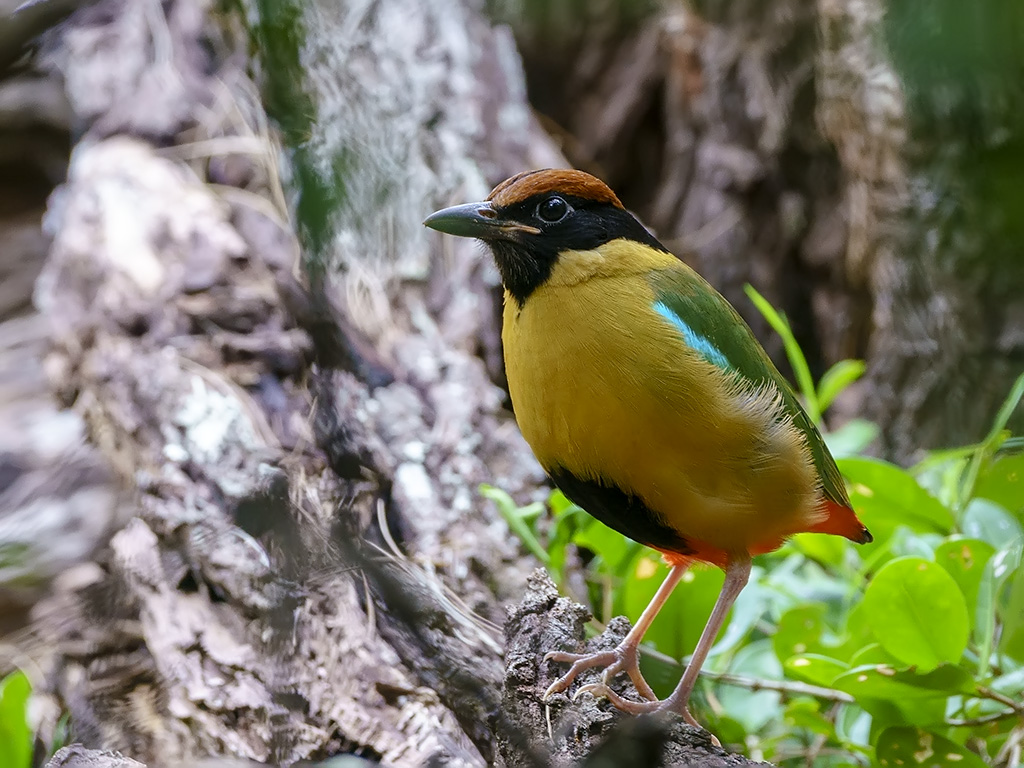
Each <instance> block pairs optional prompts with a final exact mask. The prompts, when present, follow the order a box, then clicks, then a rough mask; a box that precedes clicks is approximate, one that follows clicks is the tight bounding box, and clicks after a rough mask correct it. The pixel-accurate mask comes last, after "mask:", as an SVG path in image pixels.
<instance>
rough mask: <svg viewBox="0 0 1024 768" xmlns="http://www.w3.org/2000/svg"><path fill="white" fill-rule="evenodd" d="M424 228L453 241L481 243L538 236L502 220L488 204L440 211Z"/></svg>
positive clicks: (515, 224)
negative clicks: (526, 235) (434, 230)
mask: <svg viewBox="0 0 1024 768" xmlns="http://www.w3.org/2000/svg"><path fill="white" fill-rule="evenodd" d="M423 225H424V226H427V227H430V228H431V229H436V230H437V231H438V232H444V233H445V234H449V235H455V236H456V237H476V238H479V239H481V240H517V239H518V236H519V235H523V234H529V235H539V234H540V230H539V229H537V228H536V227H531V226H528V225H526V224H520V223H519V222H518V221H509V220H507V219H502V218H501V216H499V215H498V212H497V211H495V210H494V208H492V207H491V204H490V203H488V202H483V203H465V204H464V205H453V206H452V207H451V208H443V209H441V210H440V211H437V212H436V213H432V214H430V215H429V216H427V218H426V219H424V221H423Z"/></svg>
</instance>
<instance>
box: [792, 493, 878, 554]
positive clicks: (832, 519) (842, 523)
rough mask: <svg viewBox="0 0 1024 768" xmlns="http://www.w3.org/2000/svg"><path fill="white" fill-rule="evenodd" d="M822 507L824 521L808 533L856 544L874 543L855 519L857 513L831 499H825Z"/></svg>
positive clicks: (869, 534)
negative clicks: (840, 537)
mask: <svg viewBox="0 0 1024 768" xmlns="http://www.w3.org/2000/svg"><path fill="white" fill-rule="evenodd" d="M824 505H825V519H824V520H822V521H821V522H820V523H815V524H814V525H812V526H811V527H810V528H808V529H807V532H808V533H831V534H833V535H834V536H842V537H844V538H847V539H849V540H850V541H853V542H856V543H857V544H870V543H871V542H872V541H874V537H873V536H872V535H871V531H869V530H868V529H867V528H865V527H864V523H862V522H861V521H860V520H858V519H857V513H856V512H854V511H853V510H852V509H850V508H849V507H847V506H844V505H843V504H837V503H836V502H834V501H832V500H831V499H825V502H824Z"/></svg>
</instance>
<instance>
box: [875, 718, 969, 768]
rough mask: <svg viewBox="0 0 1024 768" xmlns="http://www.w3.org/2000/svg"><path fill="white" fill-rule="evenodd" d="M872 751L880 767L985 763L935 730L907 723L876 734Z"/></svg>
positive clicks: (960, 766)
mask: <svg viewBox="0 0 1024 768" xmlns="http://www.w3.org/2000/svg"><path fill="white" fill-rule="evenodd" d="M875 750H876V755H877V759H878V764H879V765H881V766H883V768H896V766H913V765H920V766H926V768H947V767H948V768H985V762H984V761H983V760H982V759H981V758H980V757H978V756H977V755H976V754H974V753H973V752H971V751H970V750H968V749H966V748H965V747H961V746H960V745H959V744H956V743H954V742H952V741H950V740H949V739H947V738H946V737H944V736H940V735H939V734H937V733H932V732H931V731H924V730H921V729H920V728H910V727H908V726H897V727H895V728H886V729H885V730H884V731H882V733H881V735H880V736H879V737H878V741H877V742H876V743H875Z"/></svg>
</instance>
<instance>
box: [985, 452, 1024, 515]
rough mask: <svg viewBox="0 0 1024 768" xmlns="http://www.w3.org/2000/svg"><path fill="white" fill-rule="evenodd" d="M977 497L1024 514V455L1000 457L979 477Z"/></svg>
mask: <svg viewBox="0 0 1024 768" xmlns="http://www.w3.org/2000/svg"><path fill="white" fill-rule="evenodd" d="M974 495H975V497H980V498H983V499H989V500H990V501H994V502H995V503H996V504H999V505H1000V506H1002V507H1004V508H1006V509H1008V510H1010V511H1011V512H1014V513H1017V514H1019V513H1021V512H1024V453H1017V454H1012V455H1009V456H1000V457H999V458H997V459H996V460H995V461H994V462H992V464H991V465H990V466H988V467H987V468H986V469H983V470H982V471H981V473H980V474H979V475H978V482H977V484H976V485H975V486H974Z"/></svg>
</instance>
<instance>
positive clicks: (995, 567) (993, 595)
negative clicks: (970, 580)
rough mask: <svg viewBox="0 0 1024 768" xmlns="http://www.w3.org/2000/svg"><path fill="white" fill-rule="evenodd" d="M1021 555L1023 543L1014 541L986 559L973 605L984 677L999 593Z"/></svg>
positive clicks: (1013, 572)
mask: <svg viewBox="0 0 1024 768" xmlns="http://www.w3.org/2000/svg"><path fill="white" fill-rule="evenodd" d="M1022 556H1024V544H1022V543H1021V542H1019V541H1017V542H1013V543H1011V544H1008V545H1007V546H1005V547H1003V548H1002V549H1000V550H999V551H998V552H996V553H995V554H994V555H992V557H991V558H990V559H989V561H988V563H987V564H986V565H985V571H984V573H983V574H982V576H981V584H980V585H979V587H978V604H977V606H976V607H975V622H974V642H975V643H976V644H977V646H978V676H979V677H982V678H983V677H986V676H987V675H988V668H989V664H990V662H991V657H992V648H993V643H994V641H995V632H996V609H997V605H998V601H999V593H1000V591H1001V590H1002V588H1003V585H1004V584H1005V583H1006V582H1007V580H1008V579H1009V578H1010V577H1011V576H1012V575H1013V574H1015V573H1016V572H1017V570H1018V569H1019V568H1020V565H1021V558H1022Z"/></svg>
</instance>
